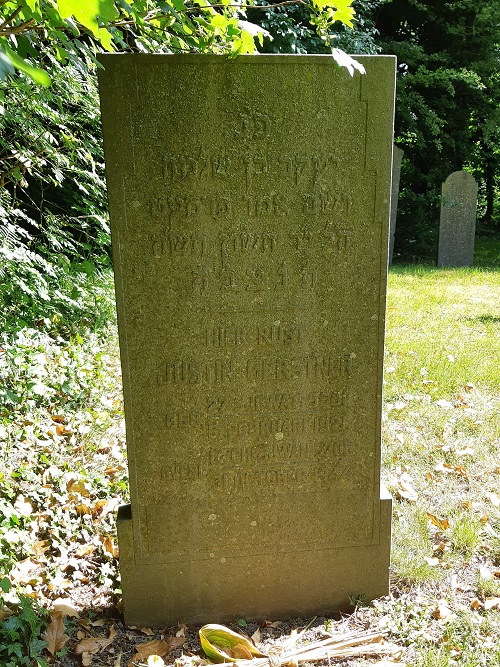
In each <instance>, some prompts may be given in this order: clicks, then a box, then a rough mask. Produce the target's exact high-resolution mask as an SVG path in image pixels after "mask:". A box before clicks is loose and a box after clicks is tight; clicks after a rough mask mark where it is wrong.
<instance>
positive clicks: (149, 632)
mask: <svg viewBox="0 0 500 667" xmlns="http://www.w3.org/2000/svg"><path fill="white" fill-rule="evenodd" d="M139 631H140V632H142V634H143V635H146V636H147V637H152V636H153V635H154V632H153V631H152V630H151V628H139Z"/></svg>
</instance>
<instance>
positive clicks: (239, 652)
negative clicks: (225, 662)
mask: <svg viewBox="0 0 500 667" xmlns="http://www.w3.org/2000/svg"><path fill="white" fill-rule="evenodd" d="M228 653H231V657H232V658H236V659H237V660H251V659H252V654H251V653H250V651H249V650H248V649H247V647H246V646H244V645H243V644H235V645H234V646H233V648H232V649H231V651H228Z"/></svg>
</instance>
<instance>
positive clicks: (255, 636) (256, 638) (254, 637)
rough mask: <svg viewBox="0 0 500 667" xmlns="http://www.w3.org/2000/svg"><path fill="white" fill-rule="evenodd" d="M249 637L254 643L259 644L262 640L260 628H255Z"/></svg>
mask: <svg viewBox="0 0 500 667" xmlns="http://www.w3.org/2000/svg"><path fill="white" fill-rule="evenodd" d="M250 639H251V640H252V641H253V643H254V644H260V642H261V641H262V634H261V632H260V628H257V630H256V631H255V632H254V633H253V635H252V636H251V637H250Z"/></svg>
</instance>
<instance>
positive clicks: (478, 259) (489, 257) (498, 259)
mask: <svg viewBox="0 0 500 667" xmlns="http://www.w3.org/2000/svg"><path fill="white" fill-rule="evenodd" d="M478 269H479V270H480V271H485V272H489V271H492V272H493V271H495V272H496V271H498V270H500V239H493V238H490V237H481V236H479V237H476V241H475V244H474V266H471V267H460V268H442V267H438V266H436V262H435V260H433V259H432V258H430V257H423V258H422V259H421V260H416V261H413V262H398V261H396V262H395V263H394V264H393V265H392V266H391V268H390V270H391V272H392V273H399V274H403V273H410V274H412V275H414V276H415V277H420V276H424V275H428V274H429V273H432V272H438V271H474V270H478Z"/></svg>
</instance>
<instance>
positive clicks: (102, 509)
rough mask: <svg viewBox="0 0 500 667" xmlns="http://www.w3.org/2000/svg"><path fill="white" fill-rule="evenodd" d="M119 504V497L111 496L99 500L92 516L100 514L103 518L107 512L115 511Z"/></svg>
mask: <svg viewBox="0 0 500 667" xmlns="http://www.w3.org/2000/svg"><path fill="white" fill-rule="evenodd" d="M119 504H120V499H119V498H109V500H98V501H97V503H96V504H95V505H94V507H93V508H92V516H93V517H97V516H99V517H100V518H101V519H103V518H104V517H105V516H106V514H109V513H110V512H114V511H115V509H116V508H117V507H118V505H119Z"/></svg>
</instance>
